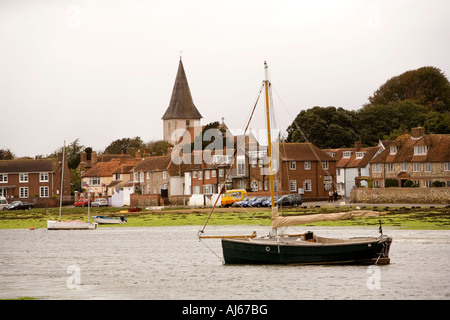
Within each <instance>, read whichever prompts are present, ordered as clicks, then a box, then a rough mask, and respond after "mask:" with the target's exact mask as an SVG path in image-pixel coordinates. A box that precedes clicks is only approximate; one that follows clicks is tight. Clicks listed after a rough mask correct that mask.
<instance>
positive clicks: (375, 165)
mask: <svg viewBox="0 0 450 320" xmlns="http://www.w3.org/2000/svg"><path fill="white" fill-rule="evenodd" d="M382 171H383V166H382V165H381V163H372V172H373V173H381V172H382Z"/></svg>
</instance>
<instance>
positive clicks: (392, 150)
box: [370, 127, 450, 187]
mask: <svg viewBox="0 0 450 320" xmlns="http://www.w3.org/2000/svg"><path fill="white" fill-rule="evenodd" d="M370 166H371V173H370V174H371V178H372V179H373V186H374V187H389V186H392V187H405V186H418V187H431V186H446V187H450V135H448V134H425V129H424V128H422V127H419V128H413V129H412V130H411V134H410V135H409V134H405V135H403V136H400V137H399V138H397V139H396V140H394V141H392V143H391V144H390V145H389V147H388V148H386V149H385V150H384V151H383V152H381V153H380V154H379V155H378V156H376V157H375V158H374V159H372V160H371V161H370Z"/></svg>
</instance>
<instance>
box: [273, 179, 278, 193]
mask: <svg viewBox="0 0 450 320" xmlns="http://www.w3.org/2000/svg"><path fill="white" fill-rule="evenodd" d="M273 191H275V192H277V191H278V180H273Z"/></svg>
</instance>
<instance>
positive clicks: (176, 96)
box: [162, 57, 202, 145]
mask: <svg viewBox="0 0 450 320" xmlns="http://www.w3.org/2000/svg"><path fill="white" fill-rule="evenodd" d="M201 118H202V115H201V114H200V112H198V110H197V108H196V107H195V105H194V101H193V100H192V96H191V90H190V89H189V84H188V81H187V78H186V73H185V72H184V67H183V62H182V61H181V57H180V63H179V65H178V72H177V77H176V79H175V84H174V86H173V90H172V97H171V98H170V103H169V107H168V108H167V110H166V112H165V113H164V115H163V116H162V120H163V128H164V140H165V141H168V142H170V143H172V144H174V145H175V144H176V143H177V142H178V140H179V139H180V138H181V137H182V136H183V133H184V131H185V129H187V128H188V127H194V128H196V127H199V128H200V130H201V123H200V121H201ZM178 129H182V130H178ZM175 130H178V131H177V132H176V133H175V134H173V132H174V131H175Z"/></svg>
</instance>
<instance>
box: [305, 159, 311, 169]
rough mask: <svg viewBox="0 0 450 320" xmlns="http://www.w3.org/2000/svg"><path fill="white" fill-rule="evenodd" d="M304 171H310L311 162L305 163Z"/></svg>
mask: <svg viewBox="0 0 450 320" xmlns="http://www.w3.org/2000/svg"><path fill="white" fill-rule="evenodd" d="M305 170H311V161H305Z"/></svg>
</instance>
